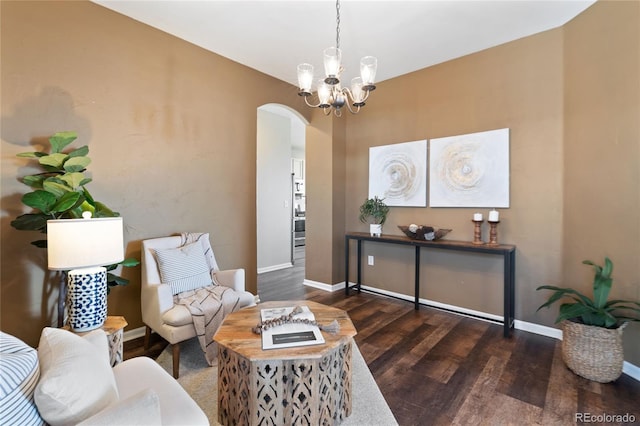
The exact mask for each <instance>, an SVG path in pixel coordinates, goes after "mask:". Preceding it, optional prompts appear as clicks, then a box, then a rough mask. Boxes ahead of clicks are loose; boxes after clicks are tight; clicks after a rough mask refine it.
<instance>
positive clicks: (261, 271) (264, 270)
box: [258, 262, 293, 275]
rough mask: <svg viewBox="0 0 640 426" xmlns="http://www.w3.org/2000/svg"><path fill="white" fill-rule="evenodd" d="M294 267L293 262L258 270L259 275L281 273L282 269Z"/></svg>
mask: <svg viewBox="0 0 640 426" xmlns="http://www.w3.org/2000/svg"><path fill="white" fill-rule="evenodd" d="M292 267H293V263H291V262H287V263H281V264H280V265H271V266H265V267H264V268H258V275H260V274H264V273H265V272H273V271H279V270H280V269H287V268H292Z"/></svg>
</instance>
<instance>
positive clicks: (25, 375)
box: [0, 331, 44, 425]
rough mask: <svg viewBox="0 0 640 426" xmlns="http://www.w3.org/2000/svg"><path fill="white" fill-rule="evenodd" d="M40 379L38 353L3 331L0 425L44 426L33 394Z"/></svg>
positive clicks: (1, 342)
mask: <svg viewBox="0 0 640 426" xmlns="http://www.w3.org/2000/svg"><path fill="white" fill-rule="evenodd" d="M39 378H40V367H39V364H38V352H37V351H36V350H35V349H34V348H32V347H31V346H29V345H27V344H26V343H24V342H23V341H22V340H20V339H18V338H16V337H14V336H12V335H10V334H7V333H3V332H2V331H0V425H43V424H44V420H43V419H42V417H40V413H39V412H38V408H37V407H36V404H35V401H34V400H33V394H34V391H35V389H36V385H37V384H38V379H39Z"/></svg>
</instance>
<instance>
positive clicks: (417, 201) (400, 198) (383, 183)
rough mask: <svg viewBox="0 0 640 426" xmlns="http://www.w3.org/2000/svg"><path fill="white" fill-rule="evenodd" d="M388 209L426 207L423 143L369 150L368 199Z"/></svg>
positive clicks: (424, 145) (425, 163)
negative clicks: (381, 199)
mask: <svg viewBox="0 0 640 426" xmlns="http://www.w3.org/2000/svg"><path fill="white" fill-rule="evenodd" d="M374 196H378V197H379V198H384V202H385V204H386V205H388V206H403V207H425V206H426V205H427V141H426V140H421V141H414V142H403V143H396V144H392V145H383V146H376V147H371V148H369V198H373V197H374Z"/></svg>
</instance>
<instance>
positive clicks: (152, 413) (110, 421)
mask: <svg viewBox="0 0 640 426" xmlns="http://www.w3.org/2000/svg"><path fill="white" fill-rule="evenodd" d="M159 424H162V419H161V418H160V398H159V397H158V394H157V393H156V392H155V391H154V390H153V389H145V390H143V391H140V392H138V393H137V394H135V395H133V396H130V397H129V398H124V399H121V400H120V401H118V402H116V403H115V404H113V405H110V406H109V407H107V408H106V409H104V410H102V411H101V412H99V413H98V414H96V415H95V416H92V417H89V418H88V419H87V420H85V421H83V422H81V423H79V424H78V426H113V425H128V426H157V425H159Z"/></svg>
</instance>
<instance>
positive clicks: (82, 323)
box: [67, 266, 107, 331]
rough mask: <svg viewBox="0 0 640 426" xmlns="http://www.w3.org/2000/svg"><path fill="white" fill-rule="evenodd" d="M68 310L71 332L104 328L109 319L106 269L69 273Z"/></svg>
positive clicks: (95, 268)
mask: <svg viewBox="0 0 640 426" xmlns="http://www.w3.org/2000/svg"><path fill="white" fill-rule="evenodd" d="M67 309H68V315H69V327H71V330H73V331H89V330H94V329H96V328H100V327H102V325H103V324H104V322H105V320H106V319H107V270H106V269H105V268H104V267H102V266H97V267H94V268H83V269H74V270H72V271H69V272H68V281H67Z"/></svg>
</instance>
